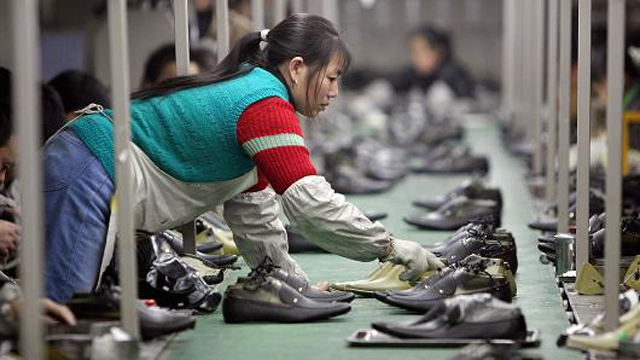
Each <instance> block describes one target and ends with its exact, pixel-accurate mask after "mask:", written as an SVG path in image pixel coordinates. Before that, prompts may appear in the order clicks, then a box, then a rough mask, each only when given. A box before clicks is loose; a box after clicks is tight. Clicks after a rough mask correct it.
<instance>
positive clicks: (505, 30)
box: [502, 1, 517, 119]
mask: <svg viewBox="0 0 640 360" xmlns="http://www.w3.org/2000/svg"><path fill="white" fill-rule="evenodd" d="M516 10H517V9H516V6H515V3H514V2H513V1H503V3H502V112H503V113H504V114H506V116H507V119H510V118H511V117H512V116H513V111H514V91H515V60H516V57H515V51H516V49H515V48H516V44H515V40H516V39H515V35H516V34H515V32H516V29H515V27H516Z"/></svg>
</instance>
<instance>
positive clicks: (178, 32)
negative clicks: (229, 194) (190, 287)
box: [173, 0, 219, 254]
mask: <svg viewBox="0 0 640 360" xmlns="http://www.w3.org/2000/svg"><path fill="white" fill-rule="evenodd" d="M173 8H174V9H175V10H174V20H173V21H174V24H175V39H176V75H178V76H183V75H188V74H189V62H190V59H189V13H188V12H187V9H188V5H187V0H174V6H173ZM216 13H217V10H216ZM216 23H217V22H216ZM218 34H219V33H218ZM195 227H196V223H195V221H190V222H188V223H186V224H184V225H182V227H181V228H180V230H181V232H182V242H183V249H184V252H185V253H187V254H195V253H196V236H195Z"/></svg>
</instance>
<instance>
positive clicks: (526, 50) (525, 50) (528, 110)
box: [520, 0, 534, 144]
mask: <svg viewBox="0 0 640 360" xmlns="http://www.w3.org/2000/svg"><path fill="white" fill-rule="evenodd" d="M532 8H533V2H531V1H526V0H525V1H524V2H523V4H522V12H523V14H522V23H521V24H520V26H522V31H523V34H522V44H523V45H524V46H523V47H522V68H523V69H524V71H523V72H522V77H523V84H522V85H523V89H522V112H523V115H522V116H521V120H522V121H523V124H524V126H525V134H526V136H525V142H526V143H529V144H532V143H533V128H534V127H533V111H532V110H533V81H534V79H533V73H532V71H531V69H532V68H533V66H534V64H533V61H532V60H533V51H532V50H533V48H532V46H531V44H533V43H534V41H533V36H532V35H533V31H532V29H531V25H532V20H533V16H532V15H533V12H532Z"/></svg>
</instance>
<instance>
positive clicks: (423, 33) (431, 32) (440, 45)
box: [409, 25, 453, 61]
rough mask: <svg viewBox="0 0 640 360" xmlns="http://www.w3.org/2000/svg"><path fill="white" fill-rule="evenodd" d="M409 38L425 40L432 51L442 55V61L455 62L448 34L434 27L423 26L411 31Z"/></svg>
mask: <svg viewBox="0 0 640 360" xmlns="http://www.w3.org/2000/svg"><path fill="white" fill-rule="evenodd" d="M409 36H410V37H411V38H416V37H419V38H423V39H425V40H426V41H427V43H428V44H429V46H430V47H431V48H432V49H434V50H436V51H438V52H439V53H440V54H441V55H442V60H444V61H449V60H453V59H452V58H453V51H452V50H451V48H452V44H451V38H450V37H449V35H448V34H447V33H446V32H444V31H442V30H439V29H436V28H434V27H432V26H428V25H423V26H420V27H417V28H415V29H414V30H413V31H411V33H410V34H409Z"/></svg>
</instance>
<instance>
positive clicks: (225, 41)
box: [216, 0, 230, 62]
mask: <svg viewBox="0 0 640 360" xmlns="http://www.w3.org/2000/svg"><path fill="white" fill-rule="evenodd" d="M216 26H217V32H216V33H217V34H218V38H217V39H216V42H217V43H218V62H221V61H222V59H224V58H225V56H227V54H228V53H229V48H230V47H229V2H228V1H227V0H216Z"/></svg>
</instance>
